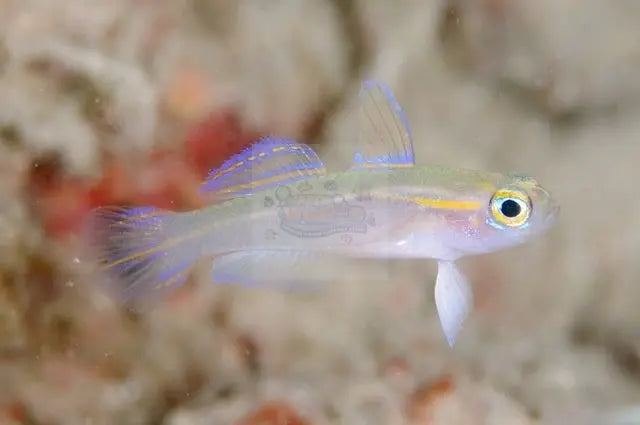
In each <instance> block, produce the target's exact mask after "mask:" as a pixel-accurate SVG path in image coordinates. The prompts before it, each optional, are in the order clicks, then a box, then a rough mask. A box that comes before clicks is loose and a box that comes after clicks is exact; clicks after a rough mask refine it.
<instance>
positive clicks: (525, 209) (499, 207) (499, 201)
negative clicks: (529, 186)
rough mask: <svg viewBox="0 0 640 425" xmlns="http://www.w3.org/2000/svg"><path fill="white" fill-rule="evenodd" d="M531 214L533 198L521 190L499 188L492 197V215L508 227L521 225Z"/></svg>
mask: <svg viewBox="0 0 640 425" xmlns="http://www.w3.org/2000/svg"><path fill="white" fill-rule="evenodd" d="M530 214H531V200H530V199H529V197H528V196H527V194H526V193H524V192H521V191H519V190H498V191H497V192H496V193H495V194H494V195H493V198H491V216H492V218H493V220H494V221H495V222H497V223H498V224H500V225H503V226H508V227H521V226H523V225H524V224H525V223H526V222H527V219H528V218H529V215H530Z"/></svg>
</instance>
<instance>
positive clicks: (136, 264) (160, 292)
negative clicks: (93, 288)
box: [85, 207, 193, 309]
mask: <svg viewBox="0 0 640 425" xmlns="http://www.w3.org/2000/svg"><path fill="white" fill-rule="evenodd" d="M174 214H175V213H173V212H171V211H166V210H161V209H157V208H153V207H134V208H122V207H100V208H96V209H94V210H93V211H92V212H91V213H90V215H89V218H88V220H87V222H86V223H85V240H86V242H87V245H88V248H89V251H90V256H91V260H95V261H96V262H97V263H98V266H99V268H100V272H101V275H100V276H99V277H98V283H99V285H100V286H103V289H105V290H106V292H107V293H108V294H109V295H110V296H112V297H113V298H115V299H116V301H118V302H120V303H122V304H124V305H125V306H127V307H130V308H133V309H138V308H142V307H144V306H145V305H149V304H151V302H152V301H155V300H158V299H160V298H162V297H163V296H164V295H166V293H167V292H169V291H172V290H174V289H175V288H176V287H178V286H180V285H181V284H182V283H184V281H185V280H186V279H187V277H188V272H189V270H190V266H191V264H192V263H193V261H192V259H191V258H189V257H187V256H185V254H184V252H185V250H181V249H179V248H180V247H181V243H180V241H179V240H178V239H177V238H176V237H172V232H171V230H170V229H171V223H170V221H171V218H172V217H173V216H174Z"/></svg>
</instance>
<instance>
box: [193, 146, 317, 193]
mask: <svg viewBox="0 0 640 425" xmlns="http://www.w3.org/2000/svg"><path fill="white" fill-rule="evenodd" d="M325 173H326V169H325V167H324V164H323V163H322V161H321V160H320V158H319V157H318V155H317V154H316V152H315V151H314V150H313V149H312V148H311V147H310V146H308V145H305V144H303V143H297V142H294V141H291V140H287V139H280V138H275V137H265V138H263V139H261V140H259V141H258V142H256V143H254V144H253V145H251V146H249V147H248V148H246V149H244V150H243V151H242V152H240V153H238V154H236V155H234V156H233V157H231V158H230V159H229V160H227V161H226V162H225V163H224V164H222V165H221V166H220V167H218V168H216V169H214V170H212V171H211V172H210V173H209V176H208V177H207V179H206V180H205V182H204V183H203V184H202V187H201V192H203V193H204V194H206V195H207V196H211V197H212V199H216V200H221V199H229V198H233V197H237V196H244V195H250V194H252V193H254V192H255V191H258V190H261V189H265V188H267V187H270V186H277V185H280V184H284V183H291V182H294V181H298V180H304V179H307V178H309V177H311V176H314V175H319V174H325Z"/></svg>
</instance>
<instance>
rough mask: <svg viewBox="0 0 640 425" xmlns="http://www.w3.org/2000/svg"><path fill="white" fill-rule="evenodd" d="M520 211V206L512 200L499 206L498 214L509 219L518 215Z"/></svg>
mask: <svg viewBox="0 0 640 425" xmlns="http://www.w3.org/2000/svg"><path fill="white" fill-rule="evenodd" d="M520 210H521V208H520V204H519V203H517V202H516V201H514V200H513V199H507V200H505V201H504V202H503V203H502V205H501V206H500V212H501V213H502V214H504V216H505V217H509V218H514V217H517V216H518V215H519V214H520Z"/></svg>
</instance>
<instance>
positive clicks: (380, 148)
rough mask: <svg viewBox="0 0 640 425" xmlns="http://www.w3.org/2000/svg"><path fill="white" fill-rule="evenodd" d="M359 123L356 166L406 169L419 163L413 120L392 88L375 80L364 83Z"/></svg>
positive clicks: (354, 164) (354, 165)
mask: <svg viewBox="0 0 640 425" xmlns="http://www.w3.org/2000/svg"><path fill="white" fill-rule="evenodd" d="M358 124H359V126H360V127H359V131H360V133H359V136H358V148H357V150H356V153H355V156H354V160H353V166H352V168H355V169H358V168H382V169H385V168H387V169H388V168H406V167H412V166H413V165H414V164H415V158H414V153H413V141H412V136H411V130H410V128H409V123H408V121H407V118H406V117H405V115H404V112H403V111H402V108H401V107H400V104H399V103H398V102H397V101H396V99H395V97H394V95H393V92H392V91H391V89H390V88H389V87H387V86H386V85H384V84H383V83H381V82H378V81H372V80H368V81H365V82H364V83H363V85H362V90H361V92H360V111H359V117H358Z"/></svg>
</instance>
